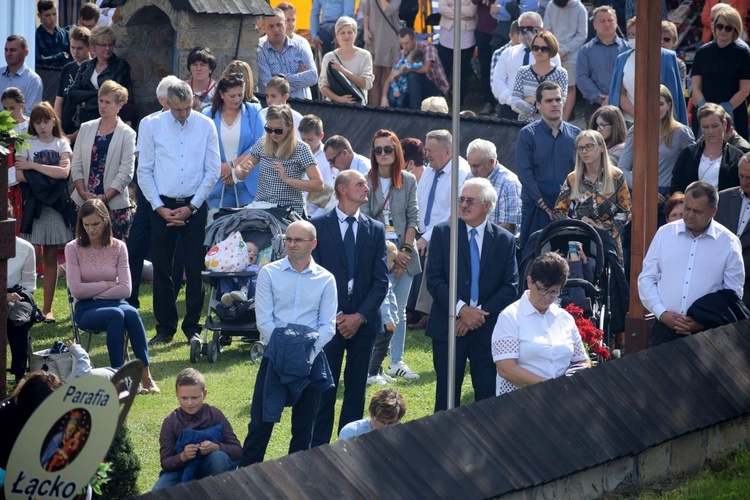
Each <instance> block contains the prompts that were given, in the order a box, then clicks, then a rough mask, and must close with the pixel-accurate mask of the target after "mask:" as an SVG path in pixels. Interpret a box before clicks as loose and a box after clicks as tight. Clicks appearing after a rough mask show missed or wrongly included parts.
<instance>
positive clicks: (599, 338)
mask: <svg viewBox="0 0 750 500" xmlns="http://www.w3.org/2000/svg"><path fill="white" fill-rule="evenodd" d="M565 310H566V311H568V313H569V314H570V315H571V316H573V319H575V322H576V327H578V333H580V334H581V339H582V340H583V343H584V344H586V347H587V348H588V349H589V351H590V352H591V353H592V354H594V355H596V356H600V357H601V358H603V359H609V349H607V347H606V346H605V345H604V342H603V339H604V333H603V332H602V331H601V330H600V329H598V328H597V327H595V326H594V324H593V323H592V322H591V320H590V319H587V318H584V317H583V309H581V308H580V307H578V306H576V305H575V304H573V303H570V304H568V305H567V306H565Z"/></svg>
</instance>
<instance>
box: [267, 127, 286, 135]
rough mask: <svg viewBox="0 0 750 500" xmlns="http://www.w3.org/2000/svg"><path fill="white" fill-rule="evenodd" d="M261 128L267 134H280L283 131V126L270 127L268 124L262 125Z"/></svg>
mask: <svg viewBox="0 0 750 500" xmlns="http://www.w3.org/2000/svg"><path fill="white" fill-rule="evenodd" d="M263 130H265V131H266V132H268V133H269V134H276V135H281V134H283V133H284V129H283V128H271V127H269V126H264V127H263Z"/></svg>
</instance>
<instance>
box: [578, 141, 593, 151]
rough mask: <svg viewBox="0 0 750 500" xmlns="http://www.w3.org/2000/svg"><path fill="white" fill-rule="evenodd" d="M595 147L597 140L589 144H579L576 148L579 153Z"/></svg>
mask: <svg viewBox="0 0 750 500" xmlns="http://www.w3.org/2000/svg"><path fill="white" fill-rule="evenodd" d="M595 147H596V143H595V142H589V143H588V144H584V145H583V146H578V147H577V148H576V151H578V152H579V153H583V152H584V151H591V150H592V149H594V148H595Z"/></svg>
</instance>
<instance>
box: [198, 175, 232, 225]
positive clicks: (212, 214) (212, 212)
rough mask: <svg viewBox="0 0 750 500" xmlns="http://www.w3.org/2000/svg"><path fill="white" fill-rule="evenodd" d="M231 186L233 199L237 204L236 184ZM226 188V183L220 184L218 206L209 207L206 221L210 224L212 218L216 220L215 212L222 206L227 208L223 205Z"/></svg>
mask: <svg viewBox="0 0 750 500" xmlns="http://www.w3.org/2000/svg"><path fill="white" fill-rule="evenodd" d="M232 188H234V201H235V202H236V203H237V204H239V202H240V197H239V195H237V184H232ZM226 190H227V185H226V184H222V186H221V198H220V199H219V206H218V207H217V208H209V209H208V213H207V215H206V220H207V221H208V224H211V223H212V222H213V221H214V220H216V214H218V213H219V211H220V210H221V209H222V208H228V207H225V206H224V193H225V192H226Z"/></svg>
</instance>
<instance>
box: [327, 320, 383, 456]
mask: <svg viewBox="0 0 750 500" xmlns="http://www.w3.org/2000/svg"><path fill="white" fill-rule="evenodd" d="M374 343H375V335H362V334H361V333H358V334H356V335H355V336H354V337H352V338H350V339H345V338H344V337H343V336H342V335H341V334H340V333H338V330H337V331H336V335H334V336H333V339H331V341H330V342H328V343H327V344H326V346H325V347H324V348H323V351H325V353H326V357H327V358H328V365H329V366H330V367H331V375H333V381H334V382H335V383H336V386H335V387H332V388H331V389H328V390H327V391H325V392H323V394H321V395H320V405H319V406H318V416H317V417H316V419H315V429H314V431H313V440H312V445H313V446H319V445H321V444H327V443H330V442H331V434H332V433H333V413H334V410H335V407H336V392H337V391H338V388H339V383H340V382H341V365H342V364H343V363H344V353H346V369H345V370H344V402H343V404H342V405H341V415H340V416H339V427H338V432H341V429H342V428H343V427H344V426H345V425H346V424H348V423H349V422H354V421H355V420H359V419H361V418H362V415H364V411H365V392H366V390H367V372H368V369H369V367H370V359H371V357H372V346H373V344H374ZM338 432H337V434H338Z"/></svg>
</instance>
